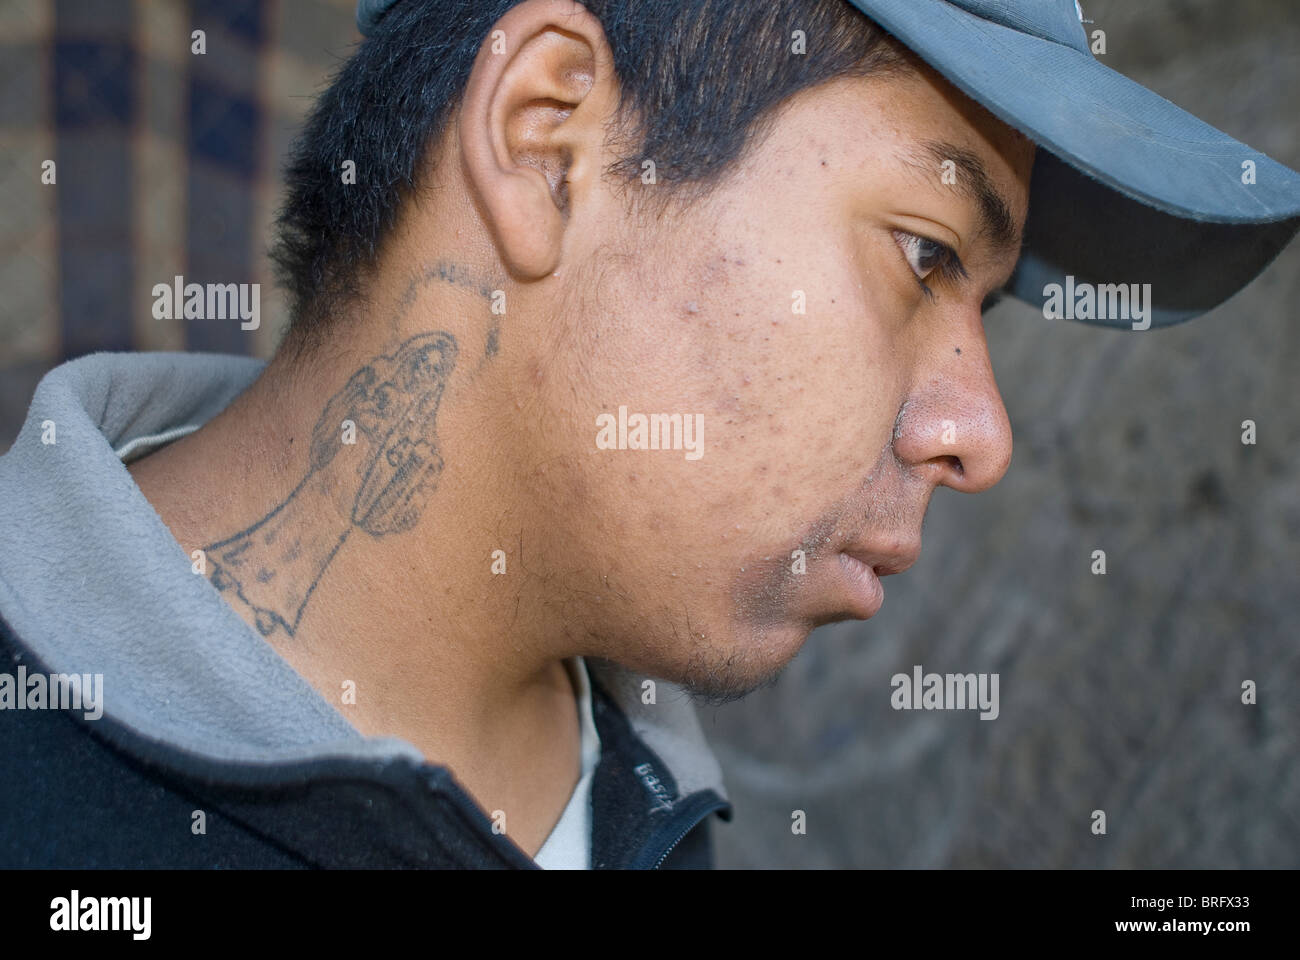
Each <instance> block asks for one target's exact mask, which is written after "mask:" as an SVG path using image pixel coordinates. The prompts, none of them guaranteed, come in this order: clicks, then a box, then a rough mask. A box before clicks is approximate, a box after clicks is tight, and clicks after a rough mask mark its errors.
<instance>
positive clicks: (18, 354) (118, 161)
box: [0, 0, 360, 450]
mask: <svg viewBox="0 0 1300 960" xmlns="http://www.w3.org/2000/svg"><path fill="white" fill-rule="evenodd" d="M353 11H354V5H353V3H352V2H351V0H0V209H3V221H2V222H0V251H2V253H0V291H3V297H2V298H0V450H2V449H5V448H7V447H8V446H9V444H10V443H11V442H12V441H13V438H14V436H15V435H16V434H17V432H18V427H19V425H20V424H21V422H22V417H23V414H24V413H25V412H26V406H27V401H28V399H30V397H31V393H32V390H33V389H34V388H35V386H36V382H37V381H38V380H39V379H40V377H41V376H42V375H43V374H44V373H45V371H46V370H48V369H49V368H50V367H51V366H53V365H54V364H56V363H58V362H61V361H62V360H64V359H68V358H70V357H75V356H80V355H82V354H85V353H89V352H91V351H94V350H127V349H138V350H217V351H223V352H227V353H252V354H258V355H266V354H268V353H269V351H270V349H271V348H272V346H273V344H274V342H275V337H276V331H277V330H278V329H279V327H280V325H281V324H282V323H283V321H284V319H285V316H284V301H283V298H282V297H281V295H280V294H279V292H278V291H277V290H276V289H275V286H274V284H273V283H272V279H271V274H270V271H269V266H268V263H267V260H266V256H265V250H266V247H267V245H268V243H269V240H270V226H271V223H272V221H273V218H274V214H275V209H276V206H277V203H278V201H279V189H280V178H279V171H280V168H281V163H282V158H283V157H284V156H285V153H286V151H287V148H288V145H289V142H290V140H291V139H292V137H293V135H294V133H295V132H296V130H297V128H298V126H299V124H300V122H301V120H302V117H303V116H304V114H305V113H306V111H307V109H308V108H309V107H310V105H311V102H312V99H313V96H314V95H315V93H317V92H318V91H319V90H320V89H321V88H322V86H323V85H324V83H325V82H326V80H327V78H328V76H329V74H330V73H331V72H332V71H333V70H334V69H335V68H336V67H337V66H338V65H339V64H340V63H341V62H342V60H343V59H344V58H346V56H347V54H348V52H349V51H350V49H351V46H352V44H353V43H354V42H355V41H356V40H358V39H360V38H359V35H358V34H357V32H356V28H355V26H354V24H353V19H352V18H353ZM196 29H202V30H203V31H204V33H205V43H206V51H207V52H206V53H205V54H203V55H202V56H199V55H195V54H193V53H192V52H191V47H192V44H193V40H192V38H191V34H192V31H194V30H196ZM45 160H54V161H55V162H56V168H55V169H56V175H57V183H56V184H55V185H54V186H45V185H42V184H41V181H40V172H41V164H42V163H43V162H44V161H45ZM178 274H179V275H181V276H184V277H185V279H186V282H189V281H194V282H198V283H208V282H220V283H261V284H262V288H261V316H262V323H261V327H260V329H258V330H256V331H249V332H245V331H242V330H240V329H239V324H238V323H237V322H236V323H220V322H211V321H194V320H191V321H188V322H187V321H185V320H183V319H181V320H156V319H154V317H153V315H152V305H153V297H152V295H151V293H150V291H151V290H152V288H153V286H154V284H156V283H166V282H170V280H171V279H172V278H173V277H175V276H176V275H178Z"/></svg>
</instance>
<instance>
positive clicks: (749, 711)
mask: <svg viewBox="0 0 1300 960" xmlns="http://www.w3.org/2000/svg"><path fill="white" fill-rule="evenodd" d="M1084 6H1085V12H1086V14H1087V15H1088V17H1089V18H1090V19H1092V20H1094V21H1095V25H1094V28H1101V29H1104V30H1105V31H1106V33H1107V45H1108V51H1107V54H1106V60H1107V62H1108V63H1109V64H1110V65H1111V66H1113V67H1115V68H1116V69H1119V70H1121V71H1122V72H1124V73H1127V74H1129V75H1130V76H1133V77H1135V78H1136V79H1138V80H1140V81H1141V82H1143V83H1145V84H1147V85H1149V86H1151V87H1153V88H1154V89H1156V90H1158V91H1160V92H1161V93H1163V94H1164V95H1165V96H1167V97H1169V98H1170V99H1172V100H1174V101H1176V102H1178V103H1179V104H1180V105H1182V106H1184V107H1187V108H1188V109H1191V110H1192V111H1193V112H1195V113H1198V114H1199V115H1200V116H1202V117H1204V118H1205V119H1207V120H1208V121H1209V122H1211V123H1213V124H1215V125H1217V126H1220V127H1222V128H1224V129H1226V130H1228V131H1230V132H1231V133H1233V134H1235V135H1236V136H1238V137H1240V138H1241V139H1244V140H1245V141H1246V142H1248V143H1250V144H1251V145H1252V146H1255V147H1257V148H1259V149H1261V150H1263V151H1264V152H1266V153H1268V154H1270V155H1272V156H1274V157H1276V158H1277V159H1279V160H1281V161H1282V162H1284V163H1287V164H1289V165H1290V166H1292V167H1296V168H1300V109H1297V99H1298V95H1300V6H1297V4H1296V3H1295V2H1294V0H1238V2H1234V3H1224V2H1219V0H1160V2H1157V0H1151V2H1147V3H1141V4H1136V3H1128V2H1126V0H1092V2H1088V3H1085V4H1084ZM352 13H353V11H352V3H351V2H350V0H265V2H255V0H53V2H36V0H0V211H3V219H2V220H0V449H4V448H5V447H7V446H8V444H9V443H10V442H11V440H12V438H13V436H14V435H15V434H16V432H17V429H18V425H19V423H20V422H21V419H22V416H23V414H24V412H25V409H26V404H27V401H28V399H29V398H30V396H31V392H32V390H33V388H34V387H35V384H36V381H37V380H38V379H39V377H40V376H41V375H42V374H43V373H44V372H45V371H46V370H47V369H49V368H50V367H51V366H52V365H54V364H55V363H57V362H59V361H60V360H62V359H64V358H67V357H71V356H76V355H79V354H81V353H85V352H88V351H91V350H96V349H145V350H171V349H192V350H193V349H198V350H223V351H233V352H246V353H256V354H262V355H265V354H266V353H267V351H268V350H269V349H270V347H271V345H272V343H273V339H274V336H275V331H276V329H277V328H278V326H279V324H280V323H281V322H282V320H283V304H282V301H281V300H280V298H279V296H278V295H277V294H276V293H275V292H274V288H273V286H272V285H271V278H270V275H269V272H268V270H267V264H266V260H265V256H264V250H265V247H266V244H267V241H268V239H269V225H270V222H271V219H272V216H273V212H274V209H275V206H276V203H277V197H278V188H279V182H278V170H279V167H280V162H281V159H282V157H283V156H284V154H285V150H286V147H287V145H288V142H289V139H290V137H291V136H292V134H293V131H294V130H295V128H296V126H297V124H298V122H299V120H300V118H301V117H302V115H303V114H304V112H305V110H306V109H307V107H308V106H309V104H310V101H311V97H312V95H313V94H314V93H315V92H316V91H317V90H318V89H320V87H321V85H322V83H323V82H324V81H325V79H326V77H327V75H328V74H329V73H330V72H331V71H332V70H333V69H334V68H335V67H336V66H337V65H338V63H339V62H340V59H341V58H343V57H345V56H346V55H347V52H348V50H349V47H350V44H351V43H352V42H354V41H355V39H356V34H355V29H354V27H353V21H352ZM198 27H201V28H203V29H205V30H206V33H207V51H208V52H207V54H206V55H205V56H203V57H196V56H193V55H191V53H190V52H189V51H190V44H191V39H190V32H191V30H193V29H195V28H198ZM46 159H54V160H56V161H57V171H58V185H57V188H54V187H43V186H41V185H40V183H39V171H40V165H41V162H42V161H43V160H46ZM177 273H179V274H182V275H184V276H185V277H186V279H187V280H195V281H198V282H208V281H210V280H216V281H221V282H232V281H246V282H260V283H262V284H263V288H262V314H263V322H262V328H261V330H259V331H257V333H256V334H245V333H242V332H240V331H239V329H238V324H228V325H226V326H225V327H218V326H214V325H212V324H210V323H209V324H190V325H187V324H186V323H185V322H184V321H156V320H154V319H153V318H152V316H151V311H150V304H151V296H150V292H149V291H150V288H151V287H152V286H153V284H155V283H158V282H165V281H166V280H168V279H170V278H171V277H172V276H174V275H175V274H177ZM1298 303H1300V244H1295V245H1293V246H1292V247H1291V248H1290V249H1289V250H1288V251H1286V252H1285V253H1284V254H1283V255H1282V257H1281V258H1280V259H1279V260H1278V261H1277V262H1276V263H1275V264H1274V265H1273V267H1272V268H1271V269H1270V270H1269V271H1268V272H1267V273H1266V274H1265V275H1264V276H1263V277H1262V278H1261V279H1259V280H1258V281H1256V282H1255V283H1254V284H1253V285H1252V286H1251V287H1250V288H1248V289H1247V290H1246V291H1244V292H1243V293H1242V294H1240V295H1239V296H1238V297H1236V298H1235V299H1234V300H1233V301H1232V302H1231V303H1229V304H1227V305H1225V306H1224V307H1221V308H1220V309H1219V310H1217V311H1215V312H1214V313H1213V314H1212V315H1210V316H1207V317H1204V318H1201V319H1200V320H1197V321H1193V322H1192V323H1190V324H1188V325H1185V326H1182V327H1179V328H1176V329H1173V330H1169V331H1162V332H1159V333H1154V334H1151V335H1127V334H1125V333H1122V332H1111V331H1100V330H1095V329H1089V328H1085V327H1082V326H1078V325H1073V324H1070V323H1067V322H1059V323H1048V322H1045V321H1043V320H1042V319H1041V317H1040V316H1038V315H1037V314H1035V313H1034V312H1033V311H1031V310H1029V309H1028V308H1024V307H1020V306H1017V305H1015V304H1006V305H1004V306H1001V307H999V308H998V309H997V311H996V312H995V313H994V314H993V315H991V316H990V317H989V318H988V328H989V337H990V342H991V347H992V351H993V357H994V363H995V368H996V370H997V374H998V379H999V383H1000V385H1001V386H1002V390H1003V396H1004V399H1005V401H1006V404H1007V408H1008V411H1009V412H1010V416H1011V420H1012V424H1013V426H1014V428H1015V432H1016V454H1015V459H1014V461H1013V464H1012V467H1011V470H1010V472H1009V474H1008V476H1007V477H1006V479H1005V480H1003V482H1002V483H1001V484H1000V485H999V486H998V487H996V488H994V489H993V490H992V491H989V492H987V493H984V494H981V495H980V496H979V497H976V498H969V497H959V496H957V495H955V494H950V493H949V492H948V491H941V492H940V494H939V495H938V496H936V498H935V502H934V505H933V506H932V508H931V511H930V517H929V519H928V521H927V525H926V530H925V537H926V550H925V553H924V555H923V557H922V559H921V561H920V563H919V564H918V565H917V566H916V567H915V568H913V570H912V571H910V572H909V573H907V574H906V575H904V576H903V577H901V578H894V579H891V580H890V581H889V582H888V583H887V586H888V592H889V599H888V601H887V603H886V605H885V608H884V610H883V611H882V612H881V614H880V615H879V616H878V617H877V618H875V619H874V620H872V621H871V622H870V623H868V624H865V625H861V624H851V625H840V626H837V627H833V628H827V629H824V630H821V631H818V632H817V633H815V634H814V635H813V637H812V638H811V639H810V641H809V643H808V644H807V646H806V647H805V649H804V651H803V652H802V653H801V654H800V656H799V657H798V658H797V659H796V660H795V661H794V663H793V664H792V665H791V666H790V667H789V668H788V669H787V670H786V672H785V673H784V674H783V675H782V677H781V679H780V681H779V682H778V683H777V685H776V686H775V687H773V688H771V689H767V690H763V691H760V692H758V693H756V694H754V695H753V696H752V697H750V698H749V699H747V700H745V701H743V702H741V703H738V704H733V705H730V706H728V707H724V708H719V709H709V710H702V711H701V720H702V722H703V723H704V725H705V728H706V730H707V731H708V732H709V734H710V737H711V739H712V740H713V742H714V743H715V745H716V747H717V750H718V753H719V756H720V758H721V760H722V762H723V766H724V770H725V772H726V774H727V779H728V785H729V787H730V789H731V792H732V797H733V800H734V801H735V802H736V806H737V816H736V821H735V823H734V824H732V825H730V826H725V827H720V829H719V830H718V831H717V833H716V837H717V841H716V842H717V848H718V854H719V861H720V863H721V864H722V865H726V866H909V867H937V866H962V867H965V866H1024V867H1095V866H1132V867H1166V866H1168V867H1212V866H1252V867H1258V866H1274V867H1296V866H1298V865H1300V764H1298V763H1297V753H1298V751H1297V732H1298V731H1300V697H1297V694H1296V691H1297V689H1298V688H1300V682H1298V681H1300V654H1298V653H1297V641H1298V640H1300V629H1298V628H1297V612H1300V601H1298V600H1297V593H1298V590H1297V587H1298V586H1300V585H1298V584H1297V571H1300V547H1298V546H1297V545H1298V544H1300V484H1298V483H1297V480H1296V477H1297V476H1300V409H1298V407H1300V405H1298V404H1297V387H1296V380H1295V371H1296V370H1297V369H1298V368H1300V307H1297V304H1298ZM1246 418H1251V419H1254V420H1255V421H1256V422H1257V424H1258V429H1259V442H1258V444H1257V445H1256V446H1253V447H1244V446H1242V444H1241V443H1240V441H1239V434H1240V428H1239V424H1240V422H1241V421H1242V420H1243V419H1246ZM946 493H947V494H949V495H947V496H945V495H944V494H946ZM0 509H3V505H0ZM1098 548H1101V549H1105V550H1106V551H1107V554H1108V560H1109V572H1108V574H1107V576H1105V577H1094V576H1092V575H1091V574H1090V573H1089V558H1090V555H1091V552H1092V551H1093V550H1094V549H1098ZM913 664H921V665H923V666H924V667H925V668H926V669H927V670H935V671H938V672H947V671H960V672H989V671H997V672H999V673H1000V677H1001V716H1000V717H999V719H997V720H995V721H991V722H989V721H981V720H979V719H978V718H977V717H976V716H975V715H973V714H945V713H921V712H918V713H902V712H895V711H893V710H892V709H890V707H889V693H890V687H889V678H890V676H891V675H892V674H894V673H895V672H899V671H903V672H906V671H909V670H910V669H911V667H912V665H913ZM1245 679H1253V680H1255V681H1256V683H1257V684H1258V685H1259V703H1258V705H1257V706H1254V707H1245V706H1242V705H1241V704H1240V701H1239V691H1240V684H1241V681H1242V680H1245ZM1099 808H1100V809H1104V810H1105V811H1106V812H1107V817H1108V833H1107V835H1106V836H1104V837H1098V836H1094V835H1092V833H1091V832H1090V830H1089V825H1090V823H1091V820H1090V817H1089V815H1090V813H1091V811H1093V810H1094V809H1099ZM795 810H803V811H804V812H805V814H806V816H807V824H808V832H807V834H806V835H802V836H798V835H794V834H792V832H791V830H790V823H791V814H792V812H793V811H795Z"/></svg>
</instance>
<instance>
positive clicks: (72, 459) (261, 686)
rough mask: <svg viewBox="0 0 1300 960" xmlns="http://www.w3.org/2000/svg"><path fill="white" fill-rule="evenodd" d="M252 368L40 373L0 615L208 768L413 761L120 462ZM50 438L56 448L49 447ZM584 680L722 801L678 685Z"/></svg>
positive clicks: (20, 458)
mask: <svg viewBox="0 0 1300 960" xmlns="http://www.w3.org/2000/svg"><path fill="white" fill-rule="evenodd" d="M262 367H263V362H262V361H260V360H256V359H252V358H249V357H236V356H223V355H215V354H185V353H116V354H115V353H99V354H93V355H91V356H87V357H83V358H81V359H78V360H73V361H71V362H69V363H65V364H63V365H61V366H59V367H57V368H55V369H54V370H52V371H50V373H49V374H47V375H46V376H45V378H44V379H42V380H41V382H40V384H39V386H38V387H37V389H36V393H35V396H34V397H33V399H32V403H31V407H30V409H29V411H28V415H27V420H26V422H25V423H24V425H23V428H22V430H21V432H20V433H19V435H18V438H17V440H15V442H14V444H13V446H12V448H10V450H9V452H8V453H6V454H5V455H4V456H2V457H0V504H3V505H4V507H3V511H2V512H0V614H3V616H4V618H5V619H6V620H7V621H8V622H9V625H10V626H11V627H12V628H13V630H14V632H15V633H16V634H17V636H18V637H19V638H21V640H22V642H23V643H24V645H26V646H27V647H28V648H29V649H30V650H31V652H32V653H33V654H34V655H35V656H36V657H38V658H39V659H40V660H41V661H42V663H43V664H44V665H45V666H46V667H48V668H49V669H50V670H51V671H55V672H65V673H81V674H86V673H89V674H102V676H103V678H104V680H103V684H104V704H103V708H104V712H105V713H106V714H109V715H110V716H112V717H113V718H114V719H115V720H117V721H119V722H121V723H123V724H125V725H126V726H127V727H129V728H131V729H132V730H134V731H135V732H137V733H139V734H141V735H143V736H145V737H147V738H150V739H153V740H158V741H161V742H164V743H167V744H170V745H173V746H175V747H178V748H181V749H183V750H186V751H188V752H191V753H194V754H198V755H200V756H205V757H210V758H212V759H216V760H221V761H227V762H232V761H233V762H238V763H247V764H276V763H288V762H294V761H302V760H311V759H316V758H324V757H354V758H371V759H384V758H390V757H402V756H404V757H408V758H410V759H411V760H413V761H415V762H423V760H424V757H423V755H422V754H421V753H420V751H419V750H417V749H416V748H415V747H414V746H413V745H411V744H410V743H407V742H406V741H404V740H400V739H396V738H374V737H365V736H363V735H362V734H361V733H360V732H359V731H358V730H357V729H356V728H355V727H353V726H352V724H351V723H349V722H348V720H347V719H346V718H345V717H344V716H343V715H342V714H341V713H340V712H339V711H338V710H337V709H335V708H334V707H333V706H332V705H331V704H330V703H328V702H327V701H326V700H325V699H324V698H323V697H322V696H321V695H320V694H319V693H317V692H316V690H315V689H314V688H312V687H311V686H310V685H309V684H308V683H307V682H306V681H305V680H304V679H303V678H302V677H301V676H300V675H299V674H298V673H297V672H296V671H294V669H293V668H292V667H291V666H290V665H289V664H288V663H287V662H286V661H285V660H284V659H283V658H282V657H281V656H280V655H279V654H278V653H277V652H276V651H275V649H274V648H273V647H272V646H271V645H270V644H269V643H267V642H266V641H265V640H264V639H263V638H262V637H260V636H259V635H258V634H257V633H256V632H254V631H253V630H251V629H250V628H249V627H248V625H247V624H246V623H245V622H244V621H243V619H241V618H240V617H239V615H238V614H237V613H236V612H235V611H234V609H233V608H232V607H231V606H230V605H229V604H227V603H226V601H225V600H223V599H222V597H221V595H220V594H219V593H218V592H217V590H216V589H215V588H214V587H213V586H212V585H211V583H210V582H209V581H208V580H207V578H205V577H203V576H197V575H195V574H194V573H193V572H192V570H191V566H190V564H191V561H190V558H189V557H188V556H187V555H186V553H185V552H184V550H183V549H182V548H181V546H180V545H179V544H178V543H177V542H176V541H175V539H174V538H173V537H172V535H171V532H170V531H169V530H168V528H167V527H166V525H165V524H164V523H163V522H162V520H161V518H160V517H159V516H158V514H157V512H156V511H155V510H154V509H153V506H152V505H151V504H150V503H149V501H148V500H146V499H145V497H144V495H143V494H142V493H141V492H140V489H139V487H137V486H136V485H135V482H134V481H133V480H132V478H131V475H130V473H128V472H127V470H126V467H125V465H124V463H125V462H127V461H129V460H130V459H132V458H133V457H136V456H139V455H142V454H143V453H145V452H148V451H149V450H151V449H154V448H156V447H158V446H161V445H162V444H165V443H168V442H171V441H172V440H175V439H177V438H179V437H181V436H184V435H185V434H187V433H191V432H193V431H194V430H197V429H198V428H199V427H200V426H202V425H203V424H204V423H206V422H207V421H208V420H210V419H211V418H212V417H214V416H215V415H216V414H217V413H219V412H220V411H221V410H222V409H224V408H225V407H226V406H227V405H228V404H229V403H230V402H231V401H232V400H233V399H234V398H235V397H236V396H237V395H238V394H239V393H241V392H242V391H243V390H244V389H245V388H247V387H248V386H249V385H250V384H251V383H252V382H253V381H254V380H255V379H256V378H257V376H258V375H259V374H260V372H261V370H262ZM48 440H53V442H43V441H48ZM587 667H588V670H589V671H590V672H591V674H592V676H593V678H595V679H596V681H597V682H598V683H600V684H601V686H602V687H604V689H605V690H606V691H607V692H608V693H609V694H610V696H611V697H612V698H613V699H614V701H615V702H616V703H617V704H618V705H619V707H620V708H621V709H622V710H623V712H624V713H625V714H626V716H627V718H628V720H629V722H630V723H631V725H632V728H633V730H634V731H635V732H636V734H637V735H638V736H639V737H640V738H641V739H642V740H643V741H644V742H645V743H646V745H647V746H649V747H650V748H651V749H652V750H654V751H655V753H657V754H658V755H659V756H660V758H661V759H662V760H663V762H664V763H665V765H666V766H667V767H668V769H669V771H670V772H671V773H672V775H673V776H674V778H675V779H676V780H677V785H678V788H679V790H680V791H681V793H682V794H683V795H687V794H690V793H693V792H695V791H697V790H703V789H713V790H715V791H716V792H717V793H718V794H719V796H721V797H722V798H723V799H726V792H725V788H724V786H723V783H722V777H721V771H720V769H719V766H718V762H717V760H716V758H715V757H714V755H713V753H712V751H711V750H710V749H709V746H708V744H707V742H706V741H705V739H704V735H703V732H702V730H701V729H700V725H699V721H698V719H697V718H696V716H695V711H694V708H693V707H692V706H691V704H690V702H689V699H688V698H687V696H686V693H685V691H684V690H683V689H682V688H681V687H679V686H677V685H675V684H670V683H667V682H664V681H658V695H657V697H656V700H657V702H656V703H655V704H643V703H642V702H641V678H640V677H637V676H633V675H631V674H630V673H629V672H628V671H626V670H624V669H623V668H621V667H619V666H618V665H617V664H614V663H611V662H609V661H604V660H596V659H592V658H588V659H587Z"/></svg>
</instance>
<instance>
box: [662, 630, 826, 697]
mask: <svg viewBox="0 0 1300 960" xmlns="http://www.w3.org/2000/svg"><path fill="white" fill-rule="evenodd" d="M811 629H812V628H811V627H808V626H801V627H790V628H788V629H786V630H782V631H779V632H777V631H772V630H768V631H764V632H763V633H762V634H761V635H757V634H754V633H753V632H752V631H751V632H750V635H749V636H747V637H745V638H742V639H739V640H738V641H737V642H736V644H735V645H734V646H733V647H731V648H726V647H723V646H721V645H716V646H714V645H701V646H700V647H698V648H697V649H696V650H695V651H694V652H693V654H692V656H691V658H690V661H689V662H688V663H687V665H686V667H685V669H684V670H681V671H678V672H677V673H678V675H677V676H675V677H673V678H672V679H673V680H675V682H677V683H678V684H679V685H680V686H682V687H683V688H684V689H685V690H686V692H687V693H688V694H690V697H691V699H692V700H693V701H694V702H696V703H697V704H701V705H707V706H722V705H723V704H727V703H732V702H734V701H736V700H741V699H743V698H744V697H747V696H749V695H750V694H751V693H753V692H755V691H756V690H761V689H763V688H765V687H771V686H775V685H776V681H777V679H778V677H779V676H780V675H781V672H782V671H783V670H784V669H785V668H786V667H787V666H789V664H790V661H792V660H793V659H794V658H795V656H796V655H797V654H798V653H799V650H800V649H801V648H802V647H803V645H804V642H805V641H806V640H807V639H808V634H809V633H810V632H811Z"/></svg>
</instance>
